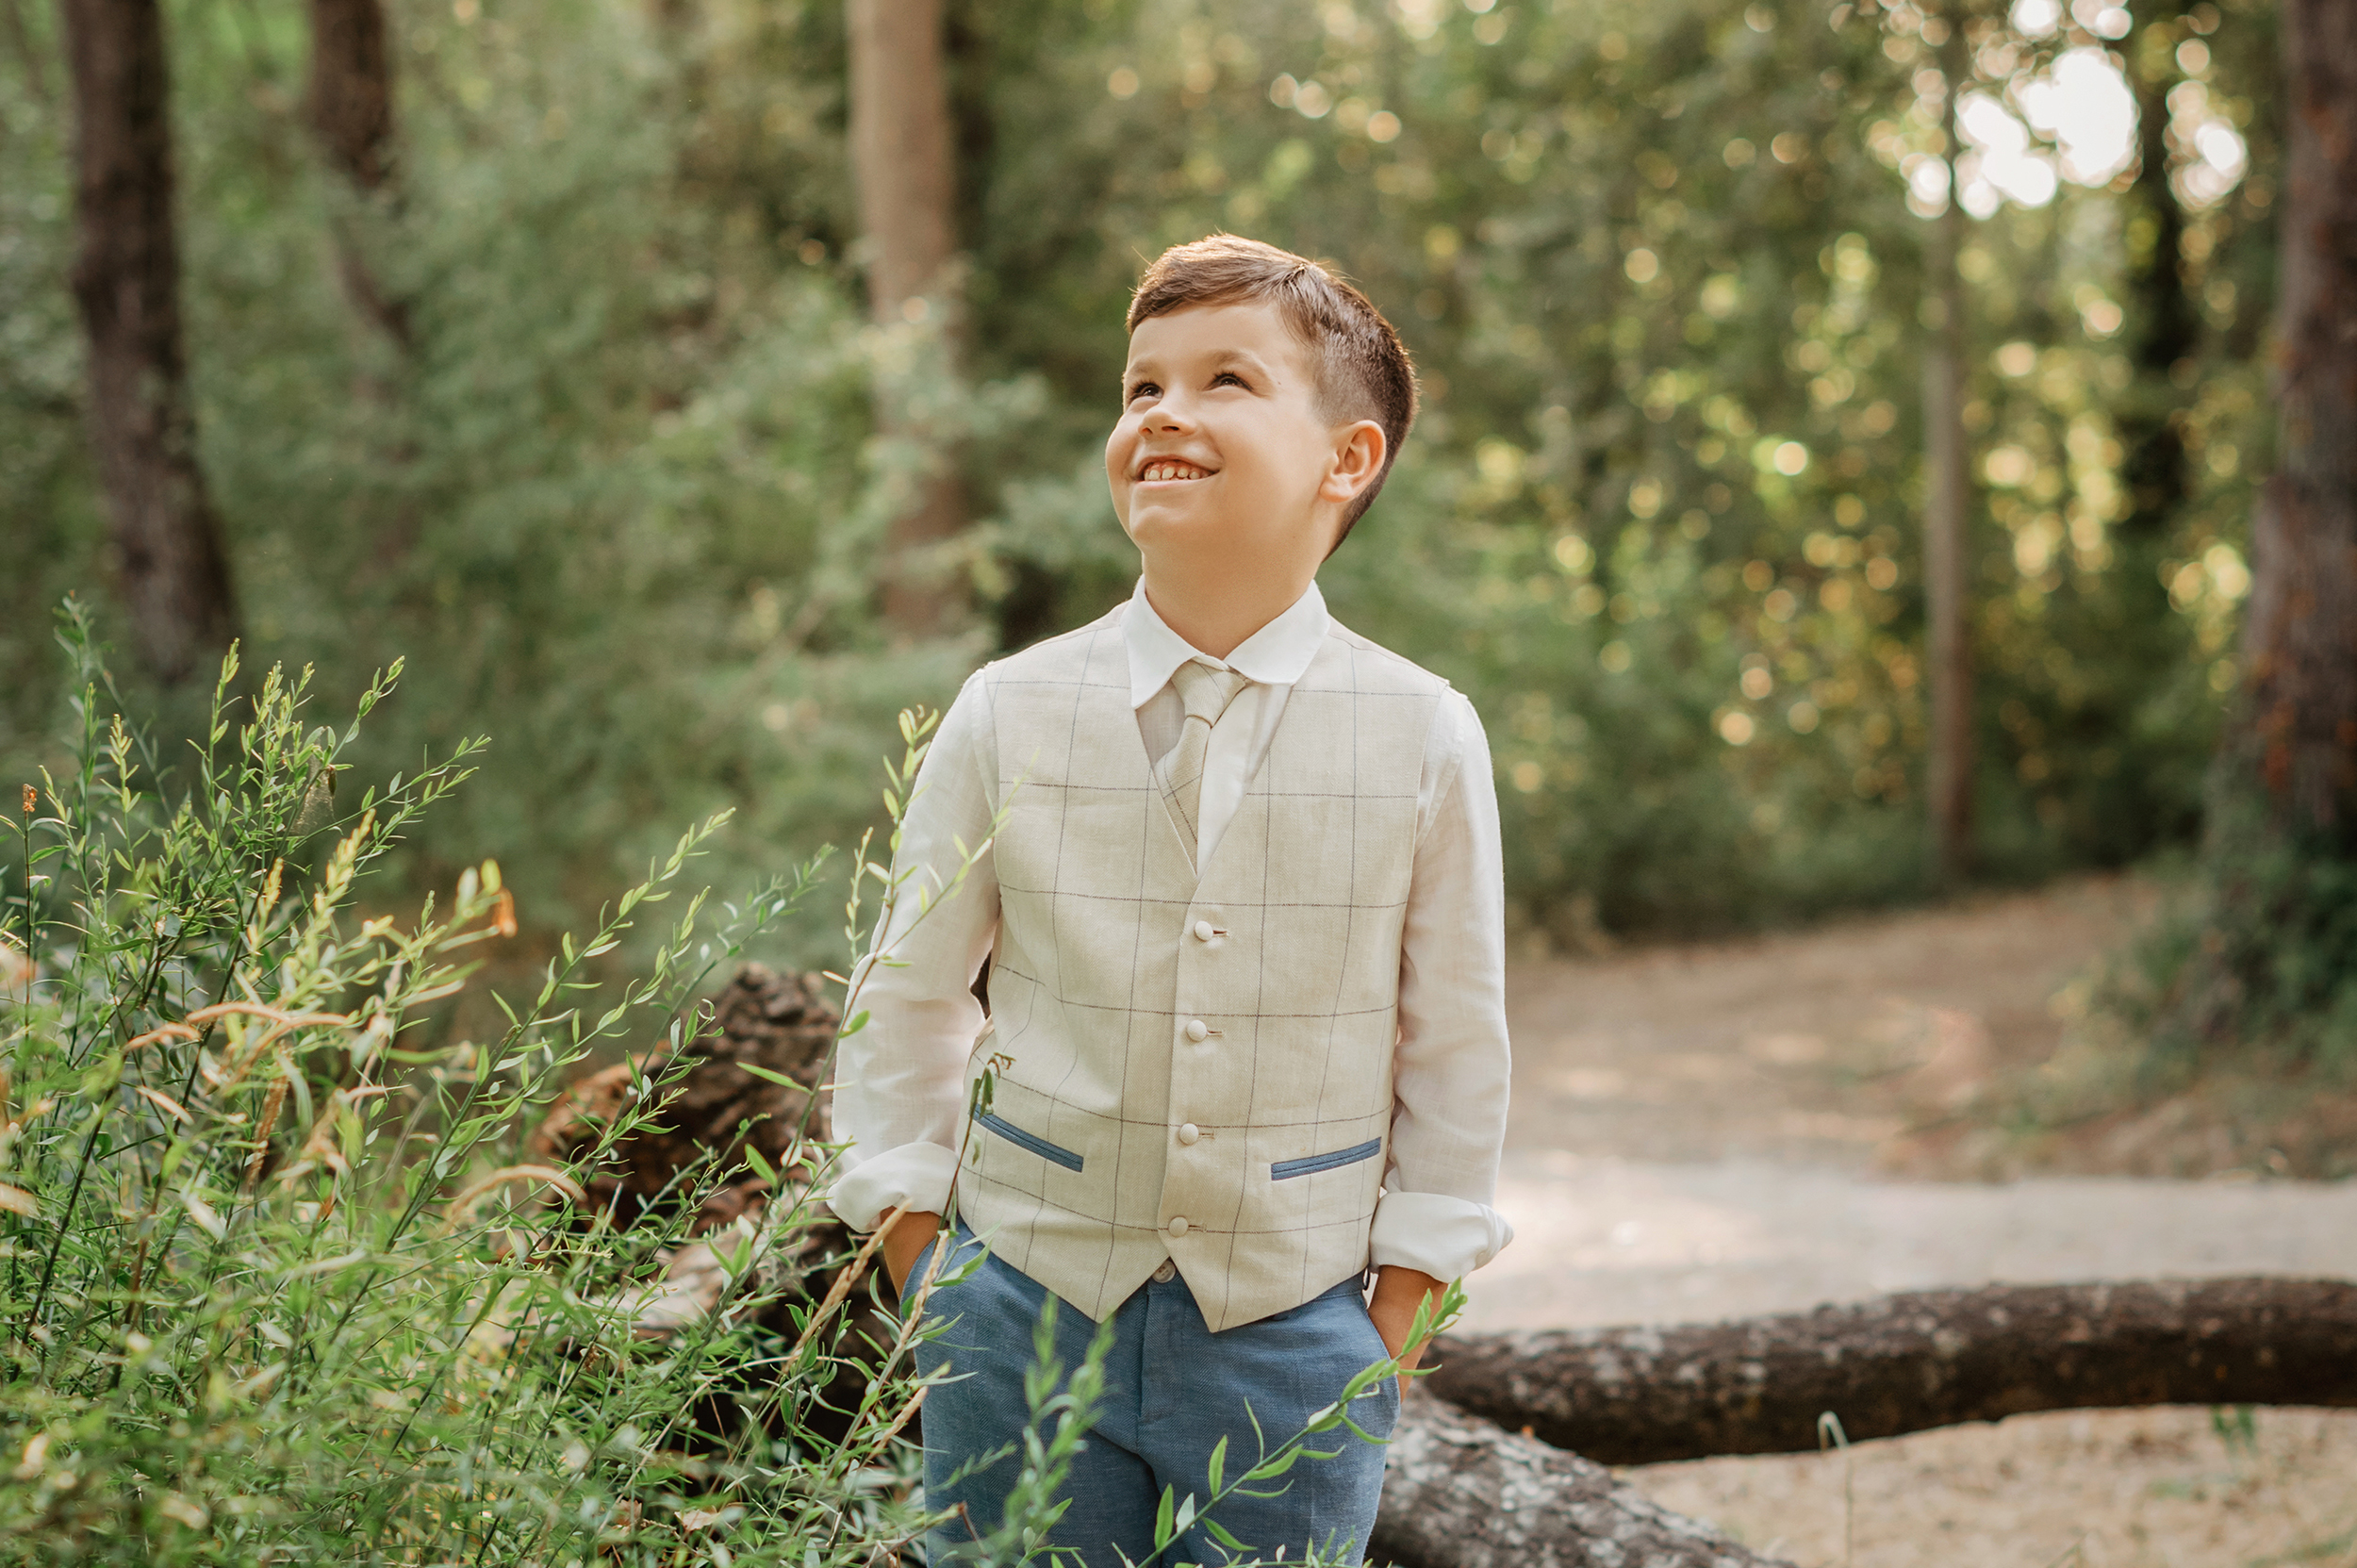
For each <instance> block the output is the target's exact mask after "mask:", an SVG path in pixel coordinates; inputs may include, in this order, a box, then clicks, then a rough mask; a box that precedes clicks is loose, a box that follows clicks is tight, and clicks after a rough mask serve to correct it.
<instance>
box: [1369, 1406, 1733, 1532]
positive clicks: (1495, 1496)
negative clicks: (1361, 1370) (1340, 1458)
mask: <svg viewBox="0 0 2357 1568" xmlns="http://www.w3.org/2000/svg"><path fill="white" fill-rule="evenodd" d="M1367 1555H1368V1558H1369V1560H1371V1561H1375V1562H1385V1561H1388V1562H1393V1563H1396V1564H1398V1565H1399V1568H1777V1560H1774V1559H1771V1558H1764V1557H1761V1556H1760V1555H1759V1554H1758V1553H1756V1552H1755V1551H1753V1550H1751V1549H1750V1548H1749V1547H1747V1546H1743V1545H1740V1544H1739V1543H1736V1542H1733V1541H1730V1540H1728V1539H1727V1538H1726V1537H1725V1536H1723V1535H1721V1534H1720V1533H1719V1532H1718V1531H1717V1530H1715V1529H1713V1528H1712V1527H1709V1526H1707V1525H1705V1524H1703V1523H1701V1522H1700V1521H1699V1520H1694V1519H1689V1518H1687V1517H1685V1516H1684V1515H1682V1514H1677V1513H1673V1512H1671V1511H1670V1510H1668V1509H1665V1508H1662V1507H1660V1506H1659V1505H1657V1504H1655V1503H1652V1502H1648V1501H1647V1500H1646V1499H1645V1498H1644V1497H1643V1496H1641V1495H1640V1494H1638V1492H1637V1490H1636V1489H1635V1488H1633V1487H1631V1486H1629V1485H1628V1484H1627V1483H1626V1482H1624V1481H1619V1480H1615V1479H1614V1478H1613V1476H1612V1473H1611V1472H1610V1471H1609V1470H1607V1469H1606V1468H1605V1467H1604V1466H1603V1465H1601V1464H1598V1463H1596V1462H1595V1461H1593V1460H1588V1459H1582V1458H1581V1457H1580V1456H1579V1455H1577V1454H1567V1453H1565V1452H1563V1451H1562V1450H1561V1449H1559V1448H1552V1447H1549V1446H1548V1445H1547V1444H1543V1443H1541V1442H1538V1441H1537V1440H1535V1439H1532V1438H1528V1437H1523V1436H1518V1435H1516V1434H1515V1433H1513V1432H1509V1431H1506V1430H1504V1429H1502V1428H1497V1427H1494V1426H1492V1425H1491V1424H1490V1423H1489V1422H1487V1421H1483V1420H1479V1419H1477V1418H1475V1417H1474V1416H1470V1415H1468V1414H1466V1413H1465V1412H1464V1411H1460V1410H1459V1409H1457V1408H1456V1407H1455V1406H1453V1405H1449V1404H1446V1403H1444V1402H1442V1400H1439V1399H1436V1398H1434V1397H1432V1396H1431V1395H1428V1394H1426V1393H1425V1392H1423V1389H1422V1388H1421V1387H1419V1388H1418V1389H1417V1390H1416V1391H1414V1392H1412V1393H1410V1394H1409V1396H1408V1398H1407V1399H1406V1400H1405V1401H1404V1402H1403V1403H1402V1405H1401V1407H1400V1412H1399V1424H1398V1425H1397V1426H1396V1427H1394V1428H1393V1430H1392V1445H1391V1452H1390V1453H1389V1454H1388V1455H1387V1456H1386V1458H1385V1460H1384V1463H1383V1506H1382V1511H1381V1512H1380V1513H1379V1514H1378V1515H1377V1516H1376V1523H1375V1534H1374V1538H1373V1539H1372V1540H1371V1541H1370V1542H1369V1543H1368V1544H1367Z"/></svg>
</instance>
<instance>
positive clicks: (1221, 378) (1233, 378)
mask: <svg viewBox="0 0 2357 1568" xmlns="http://www.w3.org/2000/svg"><path fill="white" fill-rule="evenodd" d="M1211 385H1212V386H1214V387H1219V386H1229V387H1241V386H1243V385H1244V377H1242V376H1240V375H1238V374H1237V373H1236V372H1235V371H1220V372H1219V374H1217V375H1215V376H1213V377H1211Z"/></svg>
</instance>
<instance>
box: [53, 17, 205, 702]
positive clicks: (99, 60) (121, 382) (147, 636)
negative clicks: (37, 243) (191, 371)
mask: <svg viewBox="0 0 2357 1568" xmlns="http://www.w3.org/2000/svg"><path fill="white" fill-rule="evenodd" d="M62 13H63V20H64V26H65V35H66V44H67V54H68V58H69V59H70V60H71V62H72V71H73V79H74V213H75V219H76V223H77V224H78V227H79V230H80V250H79V254H78V255H77V256H76V257H75V259H74V298H75V300H76V301H77V303H78V304H79V305H80V307H81V315H82V326H83V331H84V333H85V335H86V336H87V338H88V339H89V349H90V387H89V394H88V398H87V401H86V409H87V414H88V418H89V421H90V429H91V444H92V446H93V447H94V448H95V449H96V453H97V456H98V465H99V473H100V478H101V482H102V483H103V484H104V485H105V487H106V489H107V503H108V505H109V508H110V510H111V512H112V516H113V524H114V526H113V544H114V550H115V554H116V563H115V566H116V571H117V573H118V576H119V580H120V582H121V585H122V590H123V597H124V607H125V609H126V610H127V611H128V615H129V632H130V637H131V645H132V647H133V649H134V650H135V651H136V652H137V653H138V655H139V659H140V663H141V664H142V665H143V666H144V667H145V668H147V669H148V671H149V672H150V673H151V674H153V675H155V676H156V677H157V678H158V679H159V680H162V681H165V682H167V683H170V682H176V681H178V680H180V679H181V678H183V677H184V676H187V675H188V674H190V673H191V672H192V671H195V670H197V669H198V667H199V666H200V664H202V663H203V662H204V660H205V658H206V655H207V654H209V653H210V652H215V651H218V650H219V649H221V648H223V647H225V646H226V645H227V644H228V642H229V640H230V638H231V637H232V636H233V635H236V628H237V624H238V612H237V603H236V599H235V597H234V595H233V593H232V591H231V588H230V579H229V567H228V562H227V560H226V558H225V557H224V555H223V552H222V541H221V530H220V526H219V523H218V521H217V520H216V519H215V518H214V515H213V509H212V505H211V503H210V502H209V501H208V500H207V498H206V489H205V477H204V474H203V472H202V471H201V470H199V468H198V466H197V454H196V416H195V411H194V409H193V407H192V406H191V404H190V397H189V387H188V374H187V367H186V363H185V359H184V355H183V349H182V344H181V330H180V252H179V241H178V236H177V234H176V232H175V230H174V225H173V157H172V119H171V102H170V98H171V91H170V72H169V69H168V66H167V62H166V58H165V52H164V31H163V17H162V15H161V13H160V12H159V10H158V9H157V0H62Z"/></svg>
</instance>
